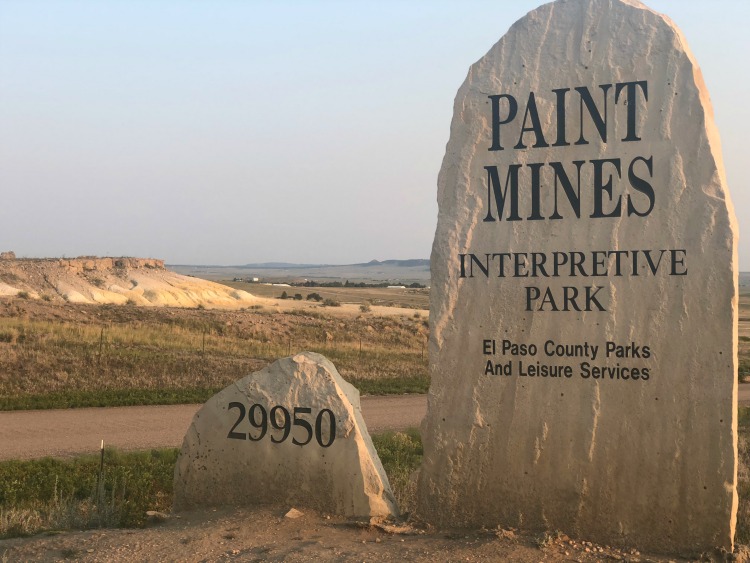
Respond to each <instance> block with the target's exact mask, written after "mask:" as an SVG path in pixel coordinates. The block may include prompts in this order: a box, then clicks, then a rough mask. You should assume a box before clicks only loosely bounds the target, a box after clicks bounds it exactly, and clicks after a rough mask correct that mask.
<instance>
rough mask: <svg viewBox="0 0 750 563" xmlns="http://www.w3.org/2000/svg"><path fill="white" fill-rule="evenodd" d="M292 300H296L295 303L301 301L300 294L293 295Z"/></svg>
mask: <svg viewBox="0 0 750 563" xmlns="http://www.w3.org/2000/svg"><path fill="white" fill-rule="evenodd" d="M294 299H295V300H297V301H302V294H301V293H295V294H294Z"/></svg>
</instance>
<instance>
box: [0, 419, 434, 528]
mask: <svg viewBox="0 0 750 563" xmlns="http://www.w3.org/2000/svg"><path fill="white" fill-rule="evenodd" d="M373 442H374V444H375V447H376V448H377V450H378V454H379V456H380V459H381V461H382V462H383V467H384V468H385V471H386V474H387V475H388V479H389V481H390V482H391V486H392V488H393V492H394V494H395V496H396V499H397V501H398V502H399V506H400V507H401V510H402V512H409V511H411V510H412V509H413V505H414V498H415V490H414V485H415V484H414V481H413V479H411V476H412V473H413V472H414V471H415V470H416V469H417V467H419V463H420V462H421V460H422V443H421V440H420V438H419V433H418V432H417V431H416V430H410V431H407V432H405V433H401V432H396V433H387V434H382V435H375V436H373ZM178 453H179V450H177V449H176V448H174V449H173V448H167V449H161V450H152V451H149V452H131V453H124V452H118V451H116V450H105V463H104V472H103V474H102V476H101V477H102V478H101V480H100V478H99V463H100V459H99V456H86V457H80V458H76V459H73V460H56V459H50V458H47V459H41V460H33V461H5V462H0V538H8V537H18V536H25V535H29V534H34V533H38V532H41V531H45V530H63V529H87V528H99V527H138V526H142V525H144V524H145V523H146V521H147V516H146V511H150V510H154V511H159V512H169V511H170V510H171V507H172V497H173V488H172V486H173V473H174V464H175V462H176V460H177V455H178Z"/></svg>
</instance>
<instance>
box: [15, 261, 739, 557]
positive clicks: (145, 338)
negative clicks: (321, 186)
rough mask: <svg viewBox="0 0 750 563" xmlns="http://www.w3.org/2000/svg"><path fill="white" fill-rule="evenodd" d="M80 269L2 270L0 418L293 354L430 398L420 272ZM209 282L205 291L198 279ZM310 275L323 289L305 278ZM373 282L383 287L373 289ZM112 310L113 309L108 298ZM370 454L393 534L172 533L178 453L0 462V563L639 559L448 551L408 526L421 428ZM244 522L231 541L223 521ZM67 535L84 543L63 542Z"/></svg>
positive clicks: (236, 373) (611, 553)
mask: <svg viewBox="0 0 750 563" xmlns="http://www.w3.org/2000/svg"><path fill="white" fill-rule="evenodd" d="M81 260H82V261H81V262H80V263H79V262H75V261H73V262H70V261H68V262H66V263H64V264H61V263H60V261H49V262H43V261H28V262H27V261H23V260H0V282H2V284H4V285H3V287H4V288H5V290H4V295H3V296H2V297H0V409H2V410H19V409H59V408H72V407H112V406H123V405H167V404H195V403H201V402H204V401H205V400H207V399H208V398H209V397H211V396H212V395H213V394H214V393H216V392H217V391H219V390H220V389H222V388H223V387H225V386H227V385H229V384H230V383H232V382H234V381H235V380H237V379H239V378H240V377H242V376H243V375H245V374H247V373H250V372H252V371H256V370H258V369H260V368H262V367H264V366H265V365H267V364H268V363H270V362H272V361H274V360H275V359H277V358H279V357H283V356H287V355H290V354H293V353H295V352H299V351H303V350H310V351H315V352H320V353H322V354H324V355H325V356H326V357H328V358H329V359H331V360H332V361H333V363H334V364H335V365H336V367H337V368H338V370H339V371H340V373H341V374H342V376H343V377H344V378H345V379H347V380H348V381H350V382H351V383H353V384H354V385H355V386H357V387H358V388H359V389H360V391H361V393H362V394H363V395H390V394H404V393H418V394H422V393H425V392H426V391H427V388H428V387H429V378H428V375H427V350H426V343H427V338H428V334H429V323H428V311H427V308H428V305H429V289H428V287H421V286H429V277H424V275H421V277H419V276H417V275H416V274H415V271H416V270H418V269H421V272H422V274H424V271H425V270H424V268H425V265H424V263H422V264H419V265H413V264H412V265H403V266H399V265H396V264H389V265H387V267H385V266H382V263H380V264H375V265H369V266H368V265H366V264H364V265H352V266H345V267H344V266H342V267H331V266H309V265H308V266H301V267H299V268H297V267H289V266H285V267H282V268H279V267H278V266H277V267H273V268H272V267H266V268H263V267H261V268H258V267H248V268H242V267H238V268H229V269H227V270H223V269H221V268H216V267H193V268H192V270H190V271H186V270H185V269H184V268H182V272H183V273H187V274H188V275H186V276H185V275H181V274H179V273H175V272H173V271H171V269H169V268H167V267H165V266H164V265H163V264H161V263H160V262H158V261H156V262H146V261H144V262H138V261H133V262H121V263H119V264H116V263H115V262H108V261H106V260H109V259H105V261H104V262H97V261H96V260H98V259H93V258H89V259H81ZM132 260H137V259H132ZM146 264H148V266H147V265H146ZM202 268H205V270H206V271H205V272H203V273H204V274H205V277H206V278H209V279H208V280H204V279H201V278H199V277H196V276H198V275H199V274H201V269H202ZM316 268H319V269H318V272H319V273H321V276H320V278H317V277H315V276H314V275H311V274H313V273H314V272H315V270H316ZM337 268H338V269H337ZM372 268H381V270H382V272H385V273H387V277H386V278H382V277H379V275H372V272H373V271H374V270H372ZM383 268H385V269H383ZM178 269H179V268H178ZM209 269H210V270H211V271H210V272H208V270H209ZM282 270H283V271H285V272H287V275H286V276H284V275H282V274H281V272H282ZM289 271H291V274H289ZM428 271H429V270H428V269H427V272H428ZM382 272H381V273H382ZM337 273H344V276H342V277H337V275H336V274H337ZM399 273H401V274H402V275H400V276H399V275H398V274H399ZM271 274H272V275H271ZM323 274H325V275H323ZM368 275H369V277H368ZM254 278H257V281H256V280H255V279H254ZM748 283H750V275H748V274H742V275H741V280H740V285H741V298H740V315H739V317H740V319H739V334H740V342H739V355H740V356H739V357H740V378H743V377H745V376H747V375H750V288H749V287H748ZM274 284H277V285H274ZM278 284H281V285H278ZM389 285H390V287H389ZM411 285H413V287H409V286H411ZM113 286H115V287H114V288H113ZM402 286H403V287H402ZM139 287H140V289H138V288H139ZM8 288H10V289H8ZM66 290H67V293H66ZM123 291H124V293H123ZM72 292H75V297H74V298H73V299H71V298H70V296H71V295H73V293H72ZM146 292H148V293H146ZM109 295H114V296H115V297H114V298H112V297H110V299H115V301H114V302H111V301H110V302H108V301H107V300H106V298H107V296H109ZM118 295H119V296H121V297H118ZM79 296H80V297H79ZM282 297H283V298H282ZM179 305H181V306H179ZM739 419H740V459H741V467H740V481H739V493H740V512H739V522H738V528H737V530H738V532H737V541H738V542H739V543H747V542H748V541H750V475H749V474H748V466H749V464H750V453H749V452H748V442H747V440H748V435H750V434H749V433H750V412H749V411H748V409H747V408H746V407H740V413H739ZM51 431H52V432H54V429H51ZM375 444H376V447H377V449H378V452H379V454H380V456H381V459H382V460H383V463H384V465H385V467H386V471H387V472H388V475H389V478H390V480H391V483H392V485H393V487H394V491H395V493H396V495H397V498H398V500H399V502H400V504H401V509H402V511H403V512H404V513H405V515H406V516H407V523H406V525H405V526H402V527H400V528H398V529H396V528H383V527H381V528H378V527H377V526H374V525H373V526H371V525H369V524H357V525H351V523H347V522H345V521H342V520H340V519H336V518H331V517H330V516H329V515H321V514H315V513H312V512H311V511H305V512H306V514H305V517H304V519H303V520H302V521H294V522H291V521H288V520H286V519H284V518H283V512H284V511H283V510H281V509H278V510H277V509H271V508H268V507H264V508H259V509H258V510H247V509H243V511H242V512H240V513H235V512H232V511H228V510H227V511H219V512H216V513H208V514H198V513H190V514H185V515H184V516H182V517H181V518H172V517H170V516H169V514H168V513H169V510H170V507H171V498H172V497H171V494H172V490H171V487H172V481H171V478H172V469H173V467H174V461H175V459H176V455H177V450H176V449H174V448H167V449H157V450H149V451H143V452H120V451H116V450H111V449H107V450H106V451H105V467H106V472H105V474H104V475H103V476H101V475H100V474H99V471H98V463H99V459H98V457H97V456H95V455H88V456H81V457H76V458H74V459H67V460H61V459H50V458H47V459H42V460H27V461H12V460H11V461H4V462H0V476H1V478H0V537H2V538H5V539H3V540H0V557H5V558H6V559H5V560H8V561H12V560H16V559H35V560H37V559H38V560H59V559H64V558H69V559H82V560H92V561H95V560H119V559H122V560H124V559H127V558H128V557H131V558H132V557H135V558H136V559H139V558H149V557H152V558H161V557H160V556H158V555H157V551H153V550H155V549H157V548H156V546H157V545H161V546H163V548H159V549H164V550H165V551H164V552H163V553H165V554H174V553H176V552H175V551H174V550H179V549H183V550H186V551H184V553H186V554H188V555H186V557H190V558H198V559H200V558H203V559H206V560H216V559H221V558H227V559H230V558H240V559H245V560H253V559H258V560H269V559H270V560H274V559H275V560H282V559H284V560H301V561H304V560H314V559H320V558H323V559H348V558H359V559H363V560H371V559H374V558H380V559H385V560H398V559H404V558H407V559H412V560H425V561H427V560H433V559H434V557H435V553H441V554H444V555H445V558H451V559H462V560H466V559H467V558H468V559H470V560H487V559H493V558H495V559H497V558H503V557H506V558H510V559H513V560H519V561H536V560H539V559H541V558H544V559H546V560H569V559H574V560H580V561H583V560H590V561H595V560H601V559H603V558H611V559H627V560H645V559H643V556H642V555H640V554H638V553H635V552H631V551H630V550H624V551H623V550H618V549H615V548H611V547H609V546H595V545H593V544H588V543H587V542H585V541H580V540H585V538H579V539H578V540H575V539H571V538H567V536H565V535H564V534H563V533H562V532H557V531H555V530H549V531H547V532H546V533H544V531H540V532H539V533H534V534H522V533H520V532H518V531H517V530H485V531H482V532H481V533H476V532H472V533H470V534H468V535H467V534H464V533H463V532H460V533H459V532H450V533H448V534H447V535H446V533H445V532H439V531H435V530H432V529H429V528H425V527H423V526H421V525H420V524H419V522H416V521H413V520H409V519H408V515H409V513H410V511H411V510H412V508H413V495H414V471H415V470H416V469H417V468H418V466H419V462H420V459H421V442H420V437H419V431H418V429H417V428H414V429H411V430H406V431H398V432H385V433H379V434H378V435H376V436H375ZM92 454H93V452H92ZM99 477H101V482H100V483H98V484H97V479H98V478H99ZM285 508H287V509H288V508H291V507H285ZM279 510H281V512H279ZM147 511H156V512H157V513H158V514H157V515H154V513H153V512H152V513H151V516H148V515H147ZM237 514H241V516H237ZM238 518H241V519H242V524H241V525H239V526H238V525H237V524H236V523H234V524H233V523H232V522H233V521H235V520H237V519H238ZM144 526H145V527H146V529H143V530H140V531H135V529H138V528H143V527H144ZM112 527H114V528H124V529H121V530H112V529H109V528H112ZM105 528H106V529H107V530H106V531H104V529H105ZM65 529H93V530H92V531H89V532H85V533H83V534H80V533H78V534H69V533H63V534H59V535H58V531H60V530H65ZM50 533H53V534H54V535H49V534H50ZM39 534H41V535H39ZM28 535H32V537H31V538H27V537H25V536H28ZM186 538H189V539H187V540H186ZM402 540H404V541H402ZM363 542H364V543H363ZM599 549H601V551H599ZM498 554H505V555H498ZM165 557H167V556H165Z"/></svg>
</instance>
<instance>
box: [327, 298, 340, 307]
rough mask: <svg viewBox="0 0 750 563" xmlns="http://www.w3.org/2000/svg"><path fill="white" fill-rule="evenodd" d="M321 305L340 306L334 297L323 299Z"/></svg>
mask: <svg viewBox="0 0 750 563" xmlns="http://www.w3.org/2000/svg"><path fill="white" fill-rule="evenodd" d="M323 307H341V303H339V302H338V301H336V300H335V299H324V300H323Z"/></svg>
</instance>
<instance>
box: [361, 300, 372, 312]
mask: <svg viewBox="0 0 750 563" xmlns="http://www.w3.org/2000/svg"><path fill="white" fill-rule="evenodd" d="M359 310H360V311H362V312H363V313H369V312H370V311H372V307H370V304H369V303H367V302H366V301H365V302H364V303H362V305H360V306H359Z"/></svg>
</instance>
